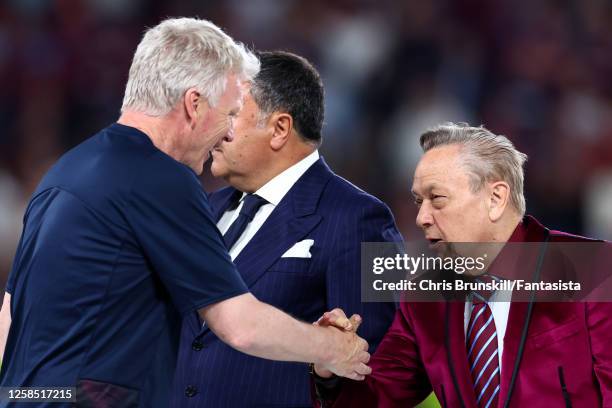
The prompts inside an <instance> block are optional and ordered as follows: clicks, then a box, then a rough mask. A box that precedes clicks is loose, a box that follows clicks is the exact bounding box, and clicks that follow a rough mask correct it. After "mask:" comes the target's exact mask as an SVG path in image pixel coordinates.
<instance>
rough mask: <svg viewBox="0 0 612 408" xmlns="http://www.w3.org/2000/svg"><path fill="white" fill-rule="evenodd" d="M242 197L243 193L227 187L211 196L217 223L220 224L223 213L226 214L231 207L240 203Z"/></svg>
mask: <svg viewBox="0 0 612 408" xmlns="http://www.w3.org/2000/svg"><path fill="white" fill-rule="evenodd" d="M241 196H242V192H241V191H238V190H236V189H235V188H233V187H226V188H224V189H222V190H219V191H217V192H215V193H213V194H211V195H210V197H209V200H210V206H211V207H212V214H213V218H214V220H215V222H219V220H220V219H221V216H223V213H224V212H226V211H227V210H228V209H229V208H230V206H232V205H233V204H235V203H238V200H239V199H240V197H241Z"/></svg>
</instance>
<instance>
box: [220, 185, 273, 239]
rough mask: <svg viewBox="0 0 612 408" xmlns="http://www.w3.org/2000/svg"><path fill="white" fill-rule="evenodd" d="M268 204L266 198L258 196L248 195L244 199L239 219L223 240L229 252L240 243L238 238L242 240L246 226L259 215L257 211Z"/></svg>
mask: <svg viewBox="0 0 612 408" xmlns="http://www.w3.org/2000/svg"><path fill="white" fill-rule="evenodd" d="M266 203H267V201H266V200H265V199H264V198H261V197H260V196H258V195H256V194H247V195H246V196H245V197H244V199H243V204H242V208H241V209H240V213H239V214H238V217H237V218H236V219H235V220H234V222H233V223H232V225H230V227H229V229H228V230H227V232H226V233H225V234H224V235H223V240H224V241H225V245H226V246H227V249H228V250H229V249H231V248H232V247H233V246H234V244H235V243H236V241H238V238H240V236H241V235H242V233H243V232H244V230H245V228H246V226H247V225H249V223H250V222H251V221H253V217H254V216H255V214H256V213H257V210H259V208H260V207H261V206H262V205H264V204H266Z"/></svg>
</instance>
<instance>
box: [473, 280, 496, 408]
mask: <svg viewBox="0 0 612 408" xmlns="http://www.w3.org/2000/svg"><path fill="white" fill-rule="evenodd" d="M492 279H493V278H491V277H490V276H486V275H485V276H481V277H479V278H478V279H477V280H479V281H481V282H492ZM491 294H492V292H491V291H478V292H473V294H472V297H473V300H472V303H473V306H472V313H471V315H470V322H469V324H468V330H467V332H466V335H465V338H466V346H467V353H468V362H469V364H470V373H471V375H472V383H473V384H474V392H475V395H476V403H477V405H478V407H479V408H496V407H497V400H498V394H499V386H500V385H499V383H500V380H499V379H500V372H499V371H500V370H499V356H498V353H499V352H498V349H497V331H496V329H495V320H494V319H493V314H492V313H491V308H490V307H489V305H488V304H487V301H488V300H489V298H490V296H491Z"/></svg>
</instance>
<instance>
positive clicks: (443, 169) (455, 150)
mask: <svg viewBox="0 0 612 408" xmlns="http://www.w3.org/2000/svg"><path fill="white" fill-rule="evenodd" d="M463 179H466V180H467V173H466V169H465V167H464V165H463V163H462V161H461V154H460V147H459V146H457V145H449V146H440V147H434V148H433V149H431V150H429V151H427V152H426V153H424V154H423V156H422V157H421V160H419V163H418V165H417V167H416V170H415V172H414V179H413V185H412V189H413V191H415V192H417V193H420V192H422V191H425V190H427V189H429V188H431V187H432V185H435V186H438V187H449V188H450V187H460V186H459V185H457V184H458V183H460V181H462V180H463Z"/></svg>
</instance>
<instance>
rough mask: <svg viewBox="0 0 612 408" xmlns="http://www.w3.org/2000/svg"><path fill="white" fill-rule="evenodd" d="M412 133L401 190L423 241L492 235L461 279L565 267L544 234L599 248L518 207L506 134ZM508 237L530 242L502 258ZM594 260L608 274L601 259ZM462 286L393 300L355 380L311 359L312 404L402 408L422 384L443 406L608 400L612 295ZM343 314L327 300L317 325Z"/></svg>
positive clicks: (519, 165)
mask: <svg viewBox="0 0 612 408" xmlns="http://www.w3.org/2000/svg"><path fill="white" fill-rule="evenodd" d="M420 141H421V147H422V148H423V151H424V155H423V157H422V158H421V160H420V162H419V164H418V166H417V168H416V171H415V174H414V183H413V186H412V192H413V194H414V197H415V202H416V205H417V206H418V208H419V212H418V215H417V218H416V223H417V225H418V226H419V227H420V228H421V229H422V230H423V233H424V235H425V238H426V239H427V240H429V243H430V245H432V246H433V247H434V248H440V247H446V246H448V244H450V245H452V243H466V242H468V243H469V242H471V243H482V242H487V243H500V245H499V248H500V252H499V253H498V255H497V257H496V258H495V262H493V259H490V260H488V264H487V267H486V268H485V269H484V270H483V271H480V275H478V276H476V277H475V278H474V277H469V278H467V279H475V280H476V281H481V282H482V281H484V282H485V283H486V282H487V281H488V282H491V281H492V280H495V279H496V278H498V277H500V276H501V277H502V278H504V279H510V280H513V279H515V278H516V277H517V276H525V277H526V278H528V279H533V280H530V282H531V281H536V280H537V278H538V277H539V276H544V275H540V272H542V270H548V271H549V272H552V273H555V274H558V275H559V276H566V275H564V273H565V272H566V271H573V269H572V268H573V267H574V266H572V265H568V264H566V263H564V262H563V259H559V257H558V256H557V255H558V253H557V252H555V251H553V250H552V249H550V246H552V245H553V243H574V244H575V243H582V244H584V243H587V242H590V243H591V244H594V245H598V247H599V248H604V250H605V251H607V254H609V253H610V252H609V251H610V247H609V245H608V244H606V243H603V242H601V241H600V242H598V243H597V242H596V241H595V240H590V239H588V238H584V237H579V236H575V235H570V234H566V233H562V232H559V231H550V230H548V229H547V228H545V227H544V226H542V225H541V224H540V223H539V222H538V221H537V220H536V219H535V218H533V217H531V216H524V213H525V199H524V197H523V177H524V176H523V164H524V162H525V160H526V158H527V157H526V155H524V154H523V153H521V152H519V151H518V150H516V149H515V148H514V146H513V144H512V143H511V142H510V141H509V140H508V139H507V138H506V137H504V136H501V135H496V134H494V133H492V132H490V131H489V130H487V129H485V128H484V127H471V126H468V125H465V124H453V123H446V124H443V125H440V126H437V127H435V128H433V129H431V130H429V131H427V132H425V133H424V134H423V135H422V136H421V140H420ZM508 242H510V243H519V242H523V243H524V242H536V243H538V244H537V245H536V244H531V245H523V246H521V247H519V248H520V252H518V253H527V254H528V255H536V256H525V257H510V256H508V252H505V251H507V250H508V248H510V251H513V250H512V249H511V248H512V247H514V248H517V246H515V245H505V243H508ZM487 247H488V248H490V246H487ZM531 248H535V249H537V253H535V254H532V253H530V252H529V251H528V250H529V249H531ZM547 248H549V249H548V250H547ZM557 248H558V247H557ZM533 252H536V251H533ZM514 253H517V252H511V253H510V254H514ZM517 259H518V261H519V262H517ZM543 265H544V268H543V267H542V266H543ZM604 268H605V271H604V273H605V272H606V271H607V275H608V276H609V264H608V265H605V264H604ZM451 273H452V272H451ZM452 274H453V275H454V273H452ZM446 278H447V279H449V280H451V279H453V276H451V275H447V276H446ZM449 292H450V291H449ZM517 292H518V291H517ZM447 294H451V293H447ZM461 295H462V296H461V297H459V299H457V298H456V297H455V298H454V300H459V301H446V302H444V301H439V300H436V301H430V302H416V301H410V300H411V299H410V298H407V299H406V300H407V301H406V302H403V303H401V305H400V309H399V310H398V312H397V314H396V316H395V320H394V322H393V324H392V326H391V328H390V329H389V331H388V332H387V334H386V335H385V337H384V338H383V340H382V342H381V344H380V346H379V347H378V349H377V350H376V352H375V353H374V355H373V356H372V360H371V361H370V366H371V367H372V370H373V371H372V375H371V376H369V377H368V378H366V381H365V382H362V383H356V382H348V381H344V380H341V379H338V378H333V374H332V373H331V372H329V371H328V370H325V369H324V368H323V367H319V366H318V365H315V373H316V374H317V375H315V376H314V382H315V389H316V394H315V395H314V396H313V397H314V399H315V406H316V407H331V406H334V407H378V408H391V407H398V408H399V407H409V406H414V405H416V404H418V403H419V402H420V401H422V400H423V399H424V398H425V397H426V396H427V395H428V394H429V393H430V392H432V391H433V392H435V394H436V396H437V398H438V400H439V401H440V402H441V403H442V405H443V406H444V407H479V408H485V407H487V408H490V407H502V406H503V407H523V406H528V405H533V406H543V407H544V406H545V407H552V406H555V407H557V406H566V407H571V406H574V407H601V406H606V407H607V406H611V405H612V349H611V348H610V347H609V344H610V342H611V341H612V320H611V319H610V318H609V316H610V315H611V314H612V303H609V302H606V303H604V302H590V301H582V302H548V303H545V302H536V301H535V300H534V298H533V297H531V298H525V297H519V296H518V295H519V293H514V291H513V292H512V301H511V302H509V301H507V299H505V298H503V295H507V293H502V292H495V291H494V290H488V291H486V290H484V291H481V290H475V291H473V292H471V293H465V292H461ZM515 295H517V297H515ZM607 295H608V296H609V293H608V294H607ZM406 296H410V295H409V294H407V295H406ZM515 299H517V300H516V301H515ZM345 318H346V316H345V315H344V313H343V312H342V311H341V310H339V309H338V310H334V311H332V313H330V314H328V315H326V316H325V317H324V318H322V320H321V322H320V324H323V325H325V324H334V321H335V319H342V320H344V319H345Z"/></svg>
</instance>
